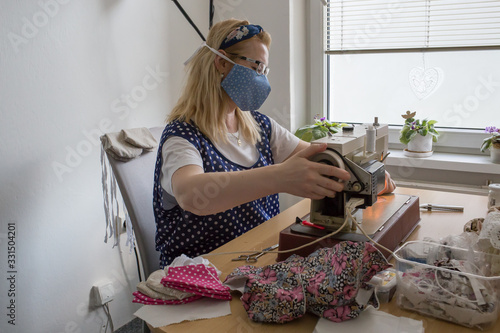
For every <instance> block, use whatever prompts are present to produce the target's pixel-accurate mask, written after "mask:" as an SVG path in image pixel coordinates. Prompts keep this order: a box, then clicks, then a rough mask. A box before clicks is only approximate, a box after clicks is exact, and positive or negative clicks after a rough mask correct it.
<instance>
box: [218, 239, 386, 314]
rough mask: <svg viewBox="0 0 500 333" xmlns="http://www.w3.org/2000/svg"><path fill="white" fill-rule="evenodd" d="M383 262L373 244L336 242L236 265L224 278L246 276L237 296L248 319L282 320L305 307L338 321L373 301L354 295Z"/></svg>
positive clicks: (234, 279)
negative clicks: (282, 258) (257, 263)
mask: <svg viewBox="0 0 500 333" xmlns="http://www.w3.org/2000/svg"><path fill="white" fill-rule="evenodd" d="M388 267H390V264H388V263H387V260H386V259H385V257H384V256H383V255H382V254H381V253H380V252H379V251H378V250H377V249H376V248H375V247H374V246H373V245H371V244H369V243H363V242H361V243H355V242H341V243H338V244H336V245H335V246H334V247H331V248H323V249H320V250H317V251H316V252H314V253H312V254H310V255H309V256H308V257H305V258H304V257H300V256H297V255H293V256H291V257H289V258H288V259H287V260H285V261H283V262H279V263H276V264H272V265H268V266H265V267H254V266H243V267H239V268H237V269H235V270H234V271H233V272H232V273H231V274H230V275H228V277H227V278H226V280H225V282H226V283H230V282H231V281H236V280H238V279H241V278H242V277H246V278H247V279H246V284H245V288H244V293H243V295H242V297H241V301H242V302H243V306H244V307H245V310H246V311H247V313H248V316H249V318H250V319H252V320H254V321H258V322H273V323H285V322H288V321H291V320H293V319H296V318H300V317H302V316H303V315H304V313H306V311H308V312H311V313H313V314H316V315H318V316H320V317H324V318H326V319H329V320H331V321H334V322H341V321H345V320H349V319H352V318H356V317H357V316H358V315H359V314H360V313H361V311H363V309H364V308H365V306H366V305H367V304H372V305H374V306H375V307H378V304H377V303H376V299H375V298H371V299H370V300H369V301H368V302H367V303H366V302H362V301H360V302H358V301H357V299H356V298H357V296H358V295H359V294H360V291H361V290H363V289H364V290H371V289H372V288H373V287H371V286H369V285H368V284H367V282H368V281H370V280H371V278H372V277H373V276H374V275H375V274H376V273H377V272H379V271H382V270H384V269H386V268H388ZM364 303H366V304H364Z"/></svg>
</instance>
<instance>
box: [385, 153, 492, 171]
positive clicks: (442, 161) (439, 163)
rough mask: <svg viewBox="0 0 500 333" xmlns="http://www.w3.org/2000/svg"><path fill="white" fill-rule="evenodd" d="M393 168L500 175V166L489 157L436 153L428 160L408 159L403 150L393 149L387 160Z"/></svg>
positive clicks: (427, 158)
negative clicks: (402, 167)
mask: <svg viewBox="0 0 500 333" xmlns="http://www.w3.org/2000/svg"><path fill="white" fill-rule="evenodd" d="M386 164H387V165H391V166H406V167H415V168H424V169H437V170H449V171H462V172H475V173H487V174H500V164H495V163H492V162H491V160H490V157H489V156H485V155H467V154H454V153H439V152H434V153H433V154H432V156H430V157H426V158H414V157H408V156H405V155H404V154H403V151H402V150H396V149H391V150H390V155H389V156H388V157H387V159H386Z"/></svg>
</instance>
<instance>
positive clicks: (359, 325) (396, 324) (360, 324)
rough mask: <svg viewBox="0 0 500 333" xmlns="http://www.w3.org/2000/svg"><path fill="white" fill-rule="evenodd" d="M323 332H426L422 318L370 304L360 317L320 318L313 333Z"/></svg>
mask: <svg viewBox="0 0 500 333" xmlns="http://www.w3.org/2000/svg"><path fill="white" fill-rule="evenodd" d="M323 332H325V333H326V332H328V333H332V332H384V333H400V332H407V333H424V326H423V322H422V321H421V320H415V319H411V318H406V317H397V316H394V315H391V314H389V313H385V312H383V311H377V310H376V309H374V308H373V307H372V306H368V307H367V308H366V310H365V311H363V312H362V313H361V314H360V315H359V317H358V318H355V319H351V320H346V321H343V322H341V323H334V322H333V321H330V320H328V319H325V318H320V319H319V320H318V323H317V324H316V327H315V328H314V331H313V333H323Z"/></svg>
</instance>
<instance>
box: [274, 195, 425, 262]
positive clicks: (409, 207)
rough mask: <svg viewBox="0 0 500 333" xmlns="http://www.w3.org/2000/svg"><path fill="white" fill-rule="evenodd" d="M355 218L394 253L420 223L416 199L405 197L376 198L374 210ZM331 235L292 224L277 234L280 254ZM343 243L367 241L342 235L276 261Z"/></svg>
mask: <svg viewBox="0 0 500 333" xmlns="http://www.w3.org/2000/svg"><path fill="white" fill-rule="evenodd" d="M357 215H358V216H356V215H355V217H356V219H357V221H358V222H359V221H360V220H361V227H362V228H363V229H364V230H365V232H366V233H367V234H368V235H369V236H370V237H371V238H372V239H373V240H375V241H376V242H377V243H380V244H382V245H383V246H385V247H387V248H388V249H390V250H391V251H394V250H395V249H396V248H397V247H398V246H399V244H400V243H401V242H404V241H405V240H406V238H408V236H409V235H410V234H411V233H412V232H413V230H414V229H415V228H416V227H417V225H418V222H420V208H419V198H418V197H417V196H409V195H404V194H389V195H384V196H381V197H379V198H378V200H377V202H376V203H375V204H374V205H373V206H371V207H368V208H366V209H364V210H362V218H361V219H360V218H359V214H357ZM307 219H308V215H307V216H305V217H303V220H307ZM331 232H332V231H330V230H320V229H317V228H314V227H309V226H305V225H302V224H299V223H294V224H292V225H291V226H290V227H288V228H286V229H284V230H282V231H281V232H280V236H279V250H280V251H284V250H289V249H293V248H296V247H299V246H302V245H304V244H307V243H310V242H312V241H314V240H316V239H318V238H320V237H322V236H325V235H327V234H329V233H331ZM346 240H350V241H354V242H362V241H368V239H367V238H366V236H365V235H363V234H362V233H361V231H360V230H356V231H353V232H341V233H338V234H336V235H334V236H332V237H330V238H327V239H324V240H322V241H320V242H318V243H315V244H312V245H310V246H307V247H305V248H303V249H300V250H298V251H295V252H293V253H292V252H290V253H280V254H278V258H277V261H283V260H285V259H286V258H288V257H289V256H291V255H292V254H298V255H300V256H304V257H305V256H307V255H309V254H311V253H312V252H314V251H316V250H317V249H320V248H323V247H331V246H333V245H335V244H337V243H339V242H341V241H346ZM380 250H381V252H382V253H383V254H384V255H385V256H386V258H389V256H390V253H388V252H387V251H385V250H382V249H380Z"/></svg>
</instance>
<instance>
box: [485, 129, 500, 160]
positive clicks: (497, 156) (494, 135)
mask: <svg viewBox="0 0 500 333" xmlns="http://www.w3.org/2000/svg"><path fill="white" fill-rule="evenodd" d="M485 132H486V133H489V134H490V136H489V137H487V138H486V139H484V141H483V143H482V145H481V151H482V152H485V151H486V149H489V150H490V156H491V161H492V162H493V163H500V129H498V128H496V127H495V126H488V127H486V129H485Z"/></svg>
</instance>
